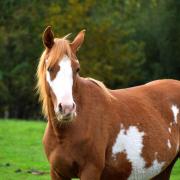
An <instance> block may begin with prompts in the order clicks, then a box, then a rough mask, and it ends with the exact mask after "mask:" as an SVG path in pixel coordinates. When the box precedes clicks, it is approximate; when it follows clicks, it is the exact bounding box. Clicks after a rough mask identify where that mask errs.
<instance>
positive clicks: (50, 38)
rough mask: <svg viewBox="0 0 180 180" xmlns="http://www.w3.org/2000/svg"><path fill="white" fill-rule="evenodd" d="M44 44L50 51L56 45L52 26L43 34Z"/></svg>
mask: <svg viewBox="0 0 180 180" xmlns="http://www.w3.org/2000/svg"><path fill="white" fill-rule="evenodd" d="M42 39H43V43H44V46H45V47H47V48H48V49H51V48H52V46H53V44H54V34H53V32H52V30H51V26H48V27H47V28H46V29H45V31H44V33H43V37H42Z"/></svg>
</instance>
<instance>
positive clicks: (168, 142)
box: [167, 139, 171, 149]
mask: <svg viewBox="0 0 180 180" xmlns="http://www.w3.org/2000/svg"><path fill="white" fill-rule="evenodd" d="M167 146H168V148H169V149H171V142H170V140H169V139H168V140H167Z"/></svg>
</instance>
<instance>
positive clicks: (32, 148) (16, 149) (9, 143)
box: [0, 120, 180, 180]
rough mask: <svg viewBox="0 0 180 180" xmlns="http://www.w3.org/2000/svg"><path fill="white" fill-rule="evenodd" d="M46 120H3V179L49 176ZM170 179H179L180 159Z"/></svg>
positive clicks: (0, 123)
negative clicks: (44, 142) (44, 135)
mask: <svg viewBox="0 0 180 180" xmlns="http://www.w3.org/2000/svg"><path fill="white" fill-rule="evenodd" d="M45 125H46V123H45V122H37V121H15V120H0V180H49V179H50V177H49V165H48V162H47V160H46V157H45V155H44V151H43V147H42V136H43V133H44V129H45ZM171 180H180V160H178V162H177V163H176V165H175V167H174V169H173V174H172V176H171Z"/></svg>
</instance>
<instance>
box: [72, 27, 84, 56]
mask: <svg viewBox="0 0 180 180" xmlns="http://www.w3.org/2000/svg"><path fill="white" fill-rule="evenodd" d="M85 31H86V30H82V31H80V32H79V33H78V35H77V36H76V37H75V38H74V40H73V42H72V43H71V44H70V46H71V49H72V51H73V52H74V53H76V51H77V50H78V49H79V48H80V46H81V44H82V43H83V41H84V35H85Z"/></svg>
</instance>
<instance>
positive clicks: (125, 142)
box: [112, 126, 164, 180]
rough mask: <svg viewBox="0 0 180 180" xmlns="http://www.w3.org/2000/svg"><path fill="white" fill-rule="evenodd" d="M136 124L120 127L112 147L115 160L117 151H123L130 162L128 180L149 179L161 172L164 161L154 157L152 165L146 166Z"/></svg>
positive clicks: (141, 134)
mask: <svg viewBox="0 0 180 180" xmlns="http://www.w3.org/2000/svg"><path fill="white" fill-rule="evenodd" d="M144 135H145V133H144V132H140V131H139V130H138V128H137V127H136V126H130V127H129V128H128V129H127V130H125V129H120V131H119V133H118V135H117V138H116V140H115V143H114V145H113V147H112V156H113V158H114V159H115V160H116V156H117V154H118V153H121V152H124V153H126V155H127V159H128V160H129V162H131V165H132V171H131V174H130V176H129V178H128V180H144V179H151V178H152V177H154V176H156V175H157V174H159V173H160V172H161V169H162V167H163V165H164V162H160V163H159V162H158V161H157V159H155V160H154V161H153V162H152V166H151V167H149V168H146V167H145V166H146V162H145V160H144V158H143V157H142V155H141V154H142V149H143V136H144Z"/></svg>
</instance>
